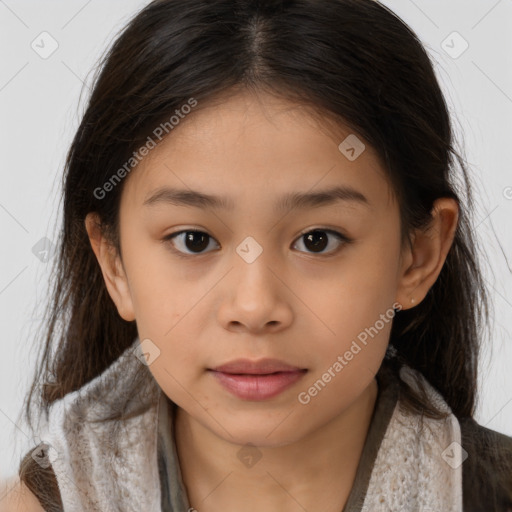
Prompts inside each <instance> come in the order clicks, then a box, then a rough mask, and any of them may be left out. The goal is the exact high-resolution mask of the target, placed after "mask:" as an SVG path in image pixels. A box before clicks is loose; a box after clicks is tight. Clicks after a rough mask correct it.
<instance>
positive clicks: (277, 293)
mask: <svg viewBox="0 0 512 512" xmlns="http://www.w3.org/2000/svg"><path fill="white" fill-rule="evenodd" d="M234 256H235V257H234V258H233V264H234V268H232V270H231V271H230V272H229V273H228V275H227V276H226V278H225V279H224V280H223V283H222V287H221V289H220V290H219V291H220V294H221V297H222V301H221V303H220V307H219V310H218V319H219V322H220V323H221V325H222V326H223V327H224V328H225V329H226V330H230V331H233V332H236V331H240V332H242V331H246V332H250V333H253V334H262V333H265V332H267V331H268V332H276V331H279V330H282V329H284V328H286V327H288V326H289V325H290V324H291V322H292V320H293V309H292V307H291V304H290V302H289V297H290V296H291V295H292V293H291V291H290V289H289V285H287V283H286V282H285V280H283V278H282V277H280V276H279V274H282V273H281V272H279V268H278V267H277V266H276V264H275V261H269V256H270V254H269V253H268V254H267V253H266V251H263V252H262V253H261V254H260V255H259V256H258V257H257V258H256V259H255V260H254V261H252V262H251V263H248V262H247V261H246V260H244V259H243V258H242V257H239V255H238V254H235V255H234ZM272 263H273V264H274V265H272Z"/></svg>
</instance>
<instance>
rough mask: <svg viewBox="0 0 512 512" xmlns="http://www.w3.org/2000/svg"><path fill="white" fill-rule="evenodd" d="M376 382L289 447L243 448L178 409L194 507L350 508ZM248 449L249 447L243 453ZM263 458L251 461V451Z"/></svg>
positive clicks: (183, 465)
mask: <svg viewBox="0 0 512 512" xmlns="http://www.w3.org/2000/svg"><path fill="white" fill-rule="evenodd" d="M377 392H378V387H377V381H376V380H375V379H373V380H372V381H371V384H370V385H369V386H368V387H367V388H366V389H365V390H364V392H363V393H362V394H361V395H360V396H359V397H358V399H357V400H355V401H354V402H353V403H352V404H351V405H350V406H349V407H348V408H347V409H346V410H344V411H343V412H342V413H341V414H339V415H338V416H336V417H335V418H334V419H333V420H332V421H330V422H329V423H327V424H324V425H322V427H321V428H318V429H317V430H315V431H313V432H310V433H309V434H308V435H307V436H305V437H303V438H301V439H299V440H298V441H295V442H293V443H290V444H286V445H284V446H272V447H268V446H266V447H260V446H257V447H251V448H248V447H247V446H246V447H245V450H246V452H247V454H248V456H249V458H248V459H247V460H248V462H247V465H245V466H244V464H241V463H240V455H239V451H240V450H241V449H243V448H244V447H243V446H242V445H239V444H234V443H232V442H229V441H227V440H225V439H223V438H221V437H219V436H217V435H216V434H215V433H214V432H212V431H211V430H209V429H207V428H206V427H204V425H203V424H201V423H199V422H198V421H196V420H195V419H194V418H193V417H192V416H190V415H189V414H188V413H187V412H186V411H184V410H183V409H181V408H179V407H178V408H177V409H176V415H175V423H174V428H175V440H176V449H177V453H178V458H179V465H180V470H181V475H182V478H183V482H184V485H185V488H186V490H187V495H188V499H189V502H190V506H191V507H193V508H195V509H197V510H198V511H199V512H209V511H216V510H221V509H222V510H226V509H227V510H237V509H240V510H246V511H253V510H254V511H256V510H262V509H263V510H266V511H269V512H271V511H280V512H283V511H288V510H290V511H295V510H303V509H306V510H325V511H333V512H339V511H340V510H342V508H343V507H344V505H345V503H346V501H347V499H348V496H349V494H350V490H351V488H352V485H353V483H354V479H355V475H356V470H357V466H358V463H359V460H360V458H361V453H362V450H363V447H364V443H365V440H366V436H367V433H368V429H369V426H370V423H371V419H372V415H373V411H374V408H375V402H376V398H377ZM242 453H244V452H242ZM251 456H253V457H255V458H254V459H253V460H256V459H257V458H258V457H259V460H257V462H256V463H255V464H253V465H252V464H251V463H250V460H251V459H250V457H251Z"/></svg>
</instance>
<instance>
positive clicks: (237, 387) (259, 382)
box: [210, 359, 307, 401]
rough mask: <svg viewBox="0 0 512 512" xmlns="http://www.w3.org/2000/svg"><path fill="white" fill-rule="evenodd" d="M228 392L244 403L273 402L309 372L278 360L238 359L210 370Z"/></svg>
mask: <svg viewBox="0 0 512 512" xmlns="http://www.w3.org/2000/svg"><path fill="white" fill-rule="evenodd" d="M210 371H211V372H212V374H213V376H214V377H215V379H216V380H217V382H219V383H220V384H221V385H222V386H223V388H224V389H226V390H227V391H229V392H231V393H232V394H233V395H235V396H236V397H238V398H240V399H242V400H252V401H261V400H268V399H270V398H273V397H275V396H277V395H279V394H280V393H282V392H283V391H284V390H285V389H288V388H289V387H291V386H292V385H293V384H295V383H296V382H297V381H298V380H300V379H301V378H302V377H303V376H304V375H305V373H306V372H307V369H301V368H299V367H297V366H292V365H289V364H287V363H284V362H283V361H279V360H277V359H262V360H260V361H250V360H248V359H237V360H235V361H231V362H230V363H227V364H223V365H221V366H217V367H215V368H214V369H212V370H210Z"/></svg>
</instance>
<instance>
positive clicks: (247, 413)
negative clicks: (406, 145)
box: [116, 94, 401, 446]
mask: <svg viewBox="0 0 512 512" xmlns="http://www.w3.org/2000/svg"><path fill="white" fill-rule="evenodd" d="M262 98H263V101H261V100H262ZM349 135H351V133H350V131H349V130H348V129H344V128H343V127H341V126H338V127H337V128H336V129H335V128H334V127H333V126H330V127H329V129H327V127H326V126H323V125H320V124H319V123H318V122H317V121H315V118H313V117H312V116H310V115H308V113H307V111H306V110H304V109H301V108H299V107H297V106H295V105H293V104H289V103H287V102H285V101H284V100H277V99H275V98H273V97H267V96H260V98H259V99H256V98H255V97H254V96H251V95H249V94H239V95H238V96H234V97H231V98H230V99H229V100H226V102H224V103H222V104H221V105H217V106H215V107H208V108H203V109H200V110H198V111H197V112H194V113H192V114H191V115H190V116H189V117H188V118H186V119H185V120H184V121H182V122H181V124H179V125H178V126H177V127H176V128H175V129H174V130H173V131H172V132H171V135H170V136H169V137H167V139H166V140H165V141H164V142H163V143H162V144H161V145H160V146H158V147H157V148H155V149H153V150H152V152H151V153H150V155H149V156H148V157H147V158H146V159H145V160H144V161H142V162H141V163H140V164H139V166H138V167H137V168H136V169H135V170H134V171H132V173H131V174H130V175H129V176H128V177H127V178H126V182H125V184H124V190H123V193H122V199H121V205H120V236H121V254H122V269H123V273H124V277H123V279H124V282H125V287H124V288H122V287H120V290H121V291H120V292H119V295H118V296H116V303H117V305H118V309H119V311H120V314H121V315H122V316H123V317H124V318H125V319H126V320H136V324H137V328H138V332H139V337H140V339H141V340H146V339H149V340H151V344H152V345H151V346H156V347H157V348H158V350H159V351H160V353H159V355H158V356H157V357H156V358H155V359H154V361H153V362H151V364H150V366H149V369H150V371H151V372H152V374H153V375H154V377H155V379H156V381H157V382H158V384H159V385H160V386H161V388H162V390H163V391H164V392H165V393H166V394H167V396H168V397H169V398H170V399H171V400H172V401H174V402H175V403H177V404H178V406H179V407H180V408H182V410H183V411H184V413H185V414H188V415H190V417H192V418H193V419H194V420H195V421H197V422H199V423H200V424H201V425H203V426H204V427H205V428H207V429H208V430H210V431H211V432H213V433H215V434H216V435H217V436H220V437H222V438H224V439H226V440H229V441H231V442H236V443H240V444H244V443H247V442H251V443H253V444H257V445H259V446H273V445H275V446H277V445H283V444H286V443H290V442H293V441H295V440H298V439H299V438H301V437H303V436H306V435H307V434H308V433H309V432H312V431H314V430H315V429H318V428H319V427H321V426H322V425H325V424H327V423H328V422H330V421H331V420H333V419H334V418H336V417H337V416H338V415H340V414H342V413H343V411H345V410H347V409H348V408H349V407H350V405H351V404H353V403H354V402H355V401H356V400H357V399H358V397H360V396H361V395H362V393H363V392H364V390H365V389H367V388H368V386H369V385H370V383H372V381H373V379H374V376H375V374H376V372H377V370H378V368H379V366H380V364H381V361H382V359H383V357H384V354H385V350H386V347H387V344H388V340H389V334H390V329H391V320H392V318H393V305H395V307H396V301H397V300H399V298H400V297H399V292H400V284H401V283H400V275H401V272H400V270H401V268H400V257H401V251H400V220H399V212H398V205H397V203H396V202H395V200H394V197H393V194H392V193H391V189H390V187H389V184H388V182H387V180H386V177H385V174H384V172H383V170H382V168H381V167H380V165H379V161H378V158H377V155H376V154H375V153H374V152H373V150H372V148H371V147H370V146H369V145H368V144H366V147H365V149H364V150H363V152H362V153H361V154H360V155H359V156H357V152H358V150H359V149H360V146H355V152H352V151H350V149H348V150H347V148H349V147H350V146H351V144H350V143H349V142H352V145H353V144H354V142H353V139H348V142H347V143H346V147H345V146H342V149H341V150H340V149H339V145H340V143H342V142H343V141H344V140H345V139H346V138H347V137H348V136H349ZM359 140H360V141H361V142H363V141H362V139H361V138H360V137H359ZM343 148H345V149H343ZM354 156H357V158H355V159H354ZM349 157H350V158H349ZM166 189H168V190H167V192H166V191H165V190H166ZM171 189H172V190H174V193H172V192H171ZM335 189H337V191H338V192H337V193H335V192H334V191H335ZM178 190H179V191H182V193H181V195H180V194H179V193H177V192H176V191H178ZM320 192H326V194H325V195H323V196H322V195H318V194H319V193H320ZM185 193H187V194H188V195H185ZM197 193H201V194H205V195H208V196H215V197H217V198H222V199H219V200H218V201H216V202H215V203H214V202H212V201H206V200H203V201H200V200H199V199H198V198H197V195H196V194H197ZM310 195H313V196H311V197H310V198H309V199H308V197H309V196H310ZM299 196H304V197H303V198H302V200H301V201H299V202H294V200H293V199H294V197H295V198H297V197H299ZM285 198H286V200H285ZM146 343H147V342H146ZM264 358H272V359H277V360H279V361H281V362H282V363H286V364H287V365H290V366H291V367H292V368H295V369H296V370H297V371H289V372H283V371H282V372H281V373H280V374H276V375H274V376H273V377H270V378H269V377H262V376H261V375H260V377H255V376H254V375H253V376H252V377H247V376H239V377H238V378H237V377H231V378H230V377H229V375H226V374H223V373H222V372H215V371H212V370H213V369H214V368H217V367H219V366H220V365H224V364H226V363H230V362H232V361H234V360H237V359H246V360H247V359H248V360H250V361H253V362H254V361H255V362H259V361H261V360H263V359H264ZM242 373H243V372H242ZM260 373H264V371H263V370H261V371H260ZM267 373H268V372H267ZM230 386H231V388H230ZM233 390H234V391H233Z"/></svg>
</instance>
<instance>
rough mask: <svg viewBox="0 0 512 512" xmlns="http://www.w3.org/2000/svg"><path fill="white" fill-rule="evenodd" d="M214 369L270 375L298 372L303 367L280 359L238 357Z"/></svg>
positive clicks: (224, 371) (245, 373) (239, 373)
mask: <svg viewBox="0 0 512 512" xmlns="http://www.w3.org/2000/svg"><path fill="white" fill-rule="evenodd" d="M213 371H217V372H222V373H231V374H237V375H269V374H271V373H277V372H297V371H301V368H299V367H297V366H292V365H290V364H287V363H284V362H283V361H280V360H279V359H260V360H259V361H251V360H249V359H236V360H234V361H231V362H229V363H226V364H223V365H221V366H217V367H215V368H213Z"/></svg>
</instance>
